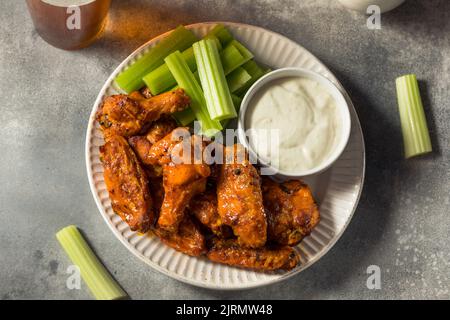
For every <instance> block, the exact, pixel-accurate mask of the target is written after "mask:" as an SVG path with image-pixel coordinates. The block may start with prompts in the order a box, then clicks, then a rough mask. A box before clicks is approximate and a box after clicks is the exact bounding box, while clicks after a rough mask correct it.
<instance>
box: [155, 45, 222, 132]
mask: <svg viewBox="0 0 450 320" xmlns="http://www.w3.org/2000/svg"><path fill="white" fill-rule="evenodd" d="M209 41H211V42H212V43H214V41H212V40H209ZM194 50H195V49H194ZM164 61H165V62H166V64H167V66H168V67H169V70H170V72H171V73H172V75H173V76H174V78H175V80H176V81H177V83H178V85H179V87H180V88H182V89H184V91H185V92H186V94H187V95H188V96H189V97H190V98H191V104H190V106H191V109H192V111H193V113H194V115H195V117H196V118H197V120H198V121H199V122H200V126H201V130H202V133H203V134H204V135H207V136H213V135H214V134H215V133H216V132H217V131H219V130H222V126H221V125H220V122H219V121H215V120H212V119H211V117H210V115H209V114H208V110H207V107H206V101H205V97H204V95H203V91H202V89H201V87H200V85H199V84H198V82H197V80H196V79H195V76H194V74H193V73H192V72H191V70H189V66H188V65H187V63H186V61H184V59H183V56H182V55H181V53H180V52H179V51H176V52H174V53H172V54H170V55H169V56H168V57H167V58H166V59H165V60H164Z"/></svg>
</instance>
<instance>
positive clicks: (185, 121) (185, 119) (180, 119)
mask: <svg viewBox="0 0 450 320" xmlns="http://www.w3.org/2000/svg"><path fill="white" fill-rule="evenodd" d="M172 117H174V118H175V120H176V121H177V123H178V124H179V125H181V126H183V127H184V126H187V125H190V124H191V123H192V122H194V120H195V114H194V112H193V111H192V109H191V108H187V109H184V110H183V111H179V112H176V113H174V114H172Z"/></svg>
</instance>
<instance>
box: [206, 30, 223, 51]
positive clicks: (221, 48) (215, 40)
mask: <svg viewBox="0 0 450 320" xmlns="http://www.w3.org/2000/svg"><path fill="white" fill-rule="evenodd" d="M203 39H212V40H214V42H215V43H216V46H217V50H219V52H221V51H222V50H223V46H222V42H220V40H219V38H217V37H216V36H215V35H212V34H209V33H208V34H207V35H206V36H205V37H204V38H203Z"/></svg>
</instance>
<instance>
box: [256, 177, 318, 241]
mask: <svg viewBox="0 0 450 320" xmlns="http://www.w3.org/2000/svg"><path fill="white" fill-rule="evenodd" d="M262 190H263V198H264V206H265V208H266V215H267V222H268V238H269V240H270V241H272V242H275V243H278V244H281V245H289V246H294V245H296V244H298V243H299V242H300V241H301V240H302V239H303V238H304V237H306V236H307V235H309V234H310V233H311V230H312V229H313V228H314V227H315V226H316V225H317V224H318V223H319V221H320V215H319V210H318V208H317V205H316V203H315V201H314V198H313V196H312V193H311V190H310V189H309V187H308V186H307V185H306V184H304V183H303V182H301V181H299V180H290V181H287V182H283V183H281V184H279V183H277V182H275V181H272V180H271V179H269V178H265V179H263V184H262Z"/></svg>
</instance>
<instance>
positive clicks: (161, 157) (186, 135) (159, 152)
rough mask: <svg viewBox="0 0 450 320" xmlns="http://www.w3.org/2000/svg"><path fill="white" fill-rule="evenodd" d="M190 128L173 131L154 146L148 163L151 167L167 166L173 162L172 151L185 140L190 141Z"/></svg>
mask: <svg viewBox="0 0 450 320" xmlns="http://www.w3.org/2000/svg"><path fill="white" fill-rule="evenodd" d="M190 138H191V134H190V132H189V129H188V128H184V127H180V128H176V129H175V130H172V132H170V133H169V134H167V135H166V136H165V137H164V138H162V139H160V140H159V141H158V142H156V143H155V144H154V145H152V147H151V149H150V151H149V152H148V155H147V157H146V161H147V162H148V164H151V165H161V166H162V165H165V164H169V163H170V162H172V151H173V149H174V148H175V146H177V145H178V144H179V143H180V142H182V141H183V140H184V139H190Z"/></svg>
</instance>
